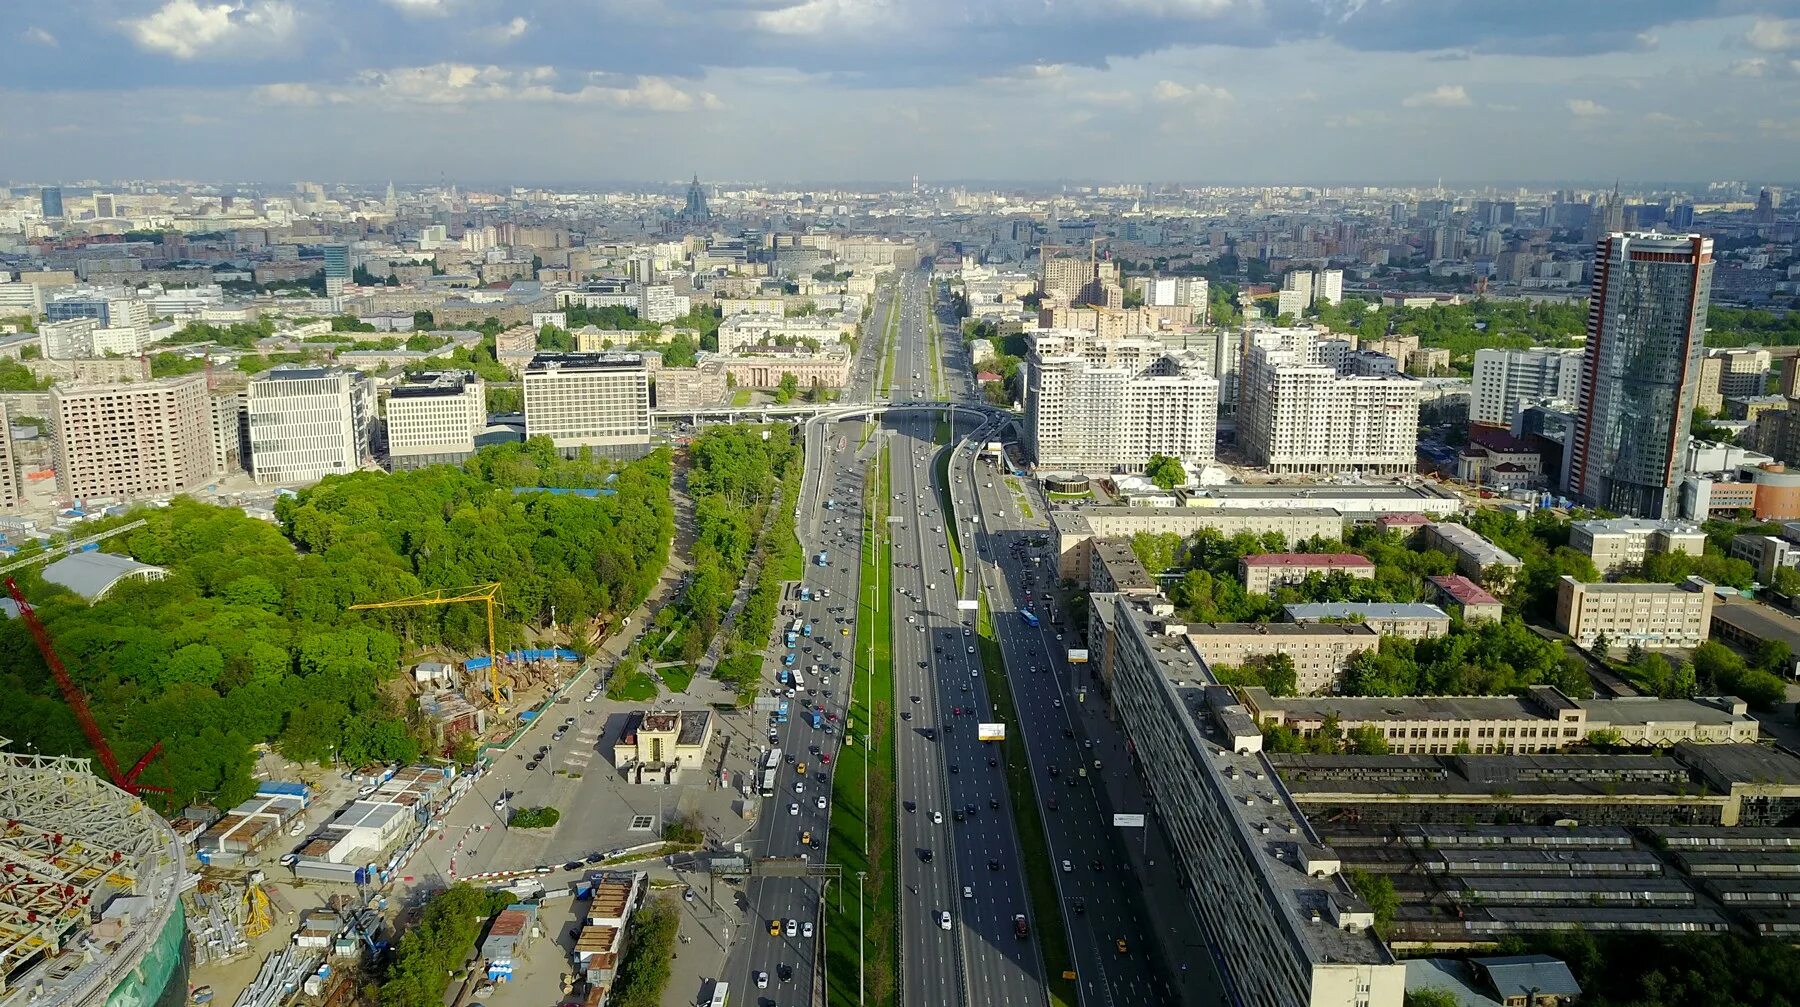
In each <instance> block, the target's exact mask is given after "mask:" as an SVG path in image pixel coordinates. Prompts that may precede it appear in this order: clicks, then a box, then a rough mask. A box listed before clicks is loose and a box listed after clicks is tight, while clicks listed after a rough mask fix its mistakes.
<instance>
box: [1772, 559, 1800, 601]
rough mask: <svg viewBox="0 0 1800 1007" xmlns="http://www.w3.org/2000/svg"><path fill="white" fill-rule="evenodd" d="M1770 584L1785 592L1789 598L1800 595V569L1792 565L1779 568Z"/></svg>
mask: <svg viewBox="0 0 1800 1007" xmlns="http://www.w3.org/2000/svg"><path fill="white" fill-rule="evenodd" d="M1769 586H1770V587H1772V588H1774V589H1775V590H1776V592H1777V593H1779V594H1784V595H1786V596H1788V597H1789V598H1792V597H1794V596H1796V595H1800V570H1796V569H1794V568H1793V567H1791V566H1784V567H1781V568H1779V569H1777V570H1776V571H1775V576H1773V577H1771V578H1770V583H1769Z"/></svg>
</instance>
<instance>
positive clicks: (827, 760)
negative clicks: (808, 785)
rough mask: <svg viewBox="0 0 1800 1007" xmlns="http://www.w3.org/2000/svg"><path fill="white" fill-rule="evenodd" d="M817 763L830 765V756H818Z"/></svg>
mask: <svg viewBox="0 0 1800 1007" xmlns="http://www.w3.org/2000/svg"><path fill="white" fill-rule="evenodd" d="M819 765H821V766H829V765H831V756H829V755H821V756H819Z"/></svg>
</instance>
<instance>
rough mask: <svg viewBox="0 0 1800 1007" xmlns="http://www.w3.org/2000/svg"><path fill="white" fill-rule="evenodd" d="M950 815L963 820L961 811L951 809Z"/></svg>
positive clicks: (957, 819)
mask: <svg viewBox="0 0 1800 1007" xmlns="http://www.w3.org/2000/svg"><path fill="white" fill-rule="evenodd" d="M950 817H951V818H952V819H954V820H956V821H959V822H960V821H962V820H963V813H962V812H961V811H952V812H950Z"/></svg>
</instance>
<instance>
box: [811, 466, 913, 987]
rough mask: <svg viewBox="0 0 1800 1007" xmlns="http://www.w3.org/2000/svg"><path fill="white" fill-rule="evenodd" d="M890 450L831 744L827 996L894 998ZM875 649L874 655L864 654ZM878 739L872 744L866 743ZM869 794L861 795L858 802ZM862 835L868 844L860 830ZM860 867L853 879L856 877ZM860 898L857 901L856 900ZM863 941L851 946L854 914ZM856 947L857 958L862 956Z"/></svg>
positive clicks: (868, 523) (870, 521) (870, 519)
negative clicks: (834, 879)
mask: <svg viewBox="0 0 1800 1007" xmlns="http://www.w3.org/2000/svg"><path fill="white" fill-rule="evenodd" d="M887 461H888V456H887V451H886V449H885V448H884V449H883V450H882V451H881V453H880V454H879V455H878V457H877V460H876V466H877V479H876V480H875V483H876V486H875V488H874V490H873V492H870V493H866V494H865V500H864V503H865V505H866V506H865V508H864V511H863V513H864V515H865V517H864V523H863V555H862V565H861V570H860V580H859V583H858V590H857V599H858V600H857V619H856V640H855V643H854V645H853V646H854V661H855V668H856V673H855V677H854V678H853V679H852V681H851V688H850V697H849V698H850V707H849V720H848V725H847V727H848V728H849V729H850V730H847V732H846V733H847V735H848V734H849V733H850V731H851V730H853V732H854V735H855V737H856V741H857V743H856V744H854V745H851V744H849V743H848V742H849V738H848V736H847V737H846V739H845V740H846V743H845V744H844V745H843V746H842V747H841V748H840V749H839V750H838V758H837V764H836V765H835V766H834V767H833V769H834V772H833V773H832V777H831V794H832V801H831V834H830V841H829V845H828V847H827V854H828V856H827V859H828V861H829V862H830V863H834V864H838V865H839V866H840V868H841V870H842V872H843V873H842V875H841V877H842V881H841V883H840V884H839V886H838V890H837V891H836V892H835V893H833V895H832V897H831V898H830V899H828V900H827V901H826V905H825V909H826V917H825V958H826V964H825V972H826V989H825V995H826V1003H828V1004H831V1005H834V1007H835V1005H840V1004H841V1005H846V1007H855V1005H859V1004H875V1005H895V1004H898V1003H899V993H898V987H899V962H898V959H897V958H896V957H895V952H896V949H897V944H898V932H899V923H900V916H899V876H898V872H897V871H896V865H897V859H896V858H897V855H898V851H897V849H896V847H895V831H896V828H897V825H898V823H897V822H896V821H895V808H894V744H895V738H894V664H893V658H892V656H891V647H892V636H893V625H892V619H893V613H892V611H891V610H890V611H889V612H887V613H886V614H885V615H881V614H878V612H877V610H876V609H874V608H872V607H871V606H870V604H869V598H870V591H868V590H865V589H866V588H873V596H874V597H875V598H876V599H882V600H885V599H886V598H887V597H888V596H889V594H890V592H891V590H892V587H893V584H892V576H893V574H892V570H893V543H892V542H891V541H890V540H889V538H888V535H887V524H886V512H887V508H886V507H885V506H883V502H884V501H886V500H887V499H888V478H887ZM871 649H872V650H873V657H874V660H873V662H872V663H871V661H870V652H871ZM871 738H872V739H873V740H874V742H875V749H874V751H870V749H869V747H868V744H867V742H868V741H869V740H870V739H871ZM865 789H866V791H867V795H868V801H867V803H866V804H865V803H864V800H863V796H864V791H865ZM865 831H866V832H867V836H868V839H867V842H866V844H865V842H864V833H865ZM859 872H860V873H864V874H865V875H866V876H865V877H864V878H863V879H862V884H861V886H860V891H861V894H860V896H859V894H858V890H859V886H858V884H857V877H856V876H857V874H858V873H859ZM859 898H860V899H862V900H863V902H862V905H861V906H859V905H858V899H859ZM859 910H860V916H861V924H862V926H861V936H862V942H861V945H860V948H859V945H858V940H857V938H858V934H859V931H858V916H859ZM859 950H860V954H861V957H860V959H859ZM859 960H860V961H861V963H862V966H863V985H864V996H863V997H862V998H861V999H860V1000H859V999H858V997H857V965H858V962H859Z"/></svg>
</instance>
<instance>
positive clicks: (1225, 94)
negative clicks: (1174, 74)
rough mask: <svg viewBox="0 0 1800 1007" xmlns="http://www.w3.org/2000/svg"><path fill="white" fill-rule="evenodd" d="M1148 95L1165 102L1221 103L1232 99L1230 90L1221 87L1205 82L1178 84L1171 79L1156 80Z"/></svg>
mask: <svg viewBox="0 0 1800 1007" xmlns="http://www.w3.org/2000/svg"><path fill="white" fill-rule="evenodd" d="M1150 97H1152V98H1155V99H1156V100H1157V101H1165V102H1174V101H1182V102H1186V101H1192V102H1210V103H1221V102H1228V101H1231V100H1232V98H1231V92H1230V91H1227V90H1225V89H1224V88H1222V87H1212V86H1209V85H1206V84H1192V85H1189V84H1178V83H1176V82H1175V81H1172V80H1159V81H1157V82H1156V86H1155V87H1154V88H1151V89H1150Z"/></svg>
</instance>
